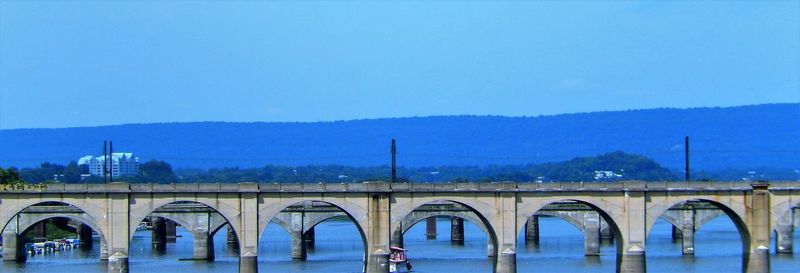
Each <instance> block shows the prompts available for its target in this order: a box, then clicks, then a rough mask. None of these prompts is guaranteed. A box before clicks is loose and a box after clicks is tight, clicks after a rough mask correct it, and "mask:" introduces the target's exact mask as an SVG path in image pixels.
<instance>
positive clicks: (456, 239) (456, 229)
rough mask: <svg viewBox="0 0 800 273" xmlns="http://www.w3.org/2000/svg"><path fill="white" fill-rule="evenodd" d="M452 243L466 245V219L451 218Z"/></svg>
mask: <svg viewBox="0 0 800 273" xmlns="http://www.w3.org/2000/svg"><path fill="white" fill-rule="evenodd" d="M450 242H452V243H455V244H464V219H463V218H459V217H450Z"/></svg>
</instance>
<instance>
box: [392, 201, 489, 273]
mask: <svg viewBox="0 0 800 273" xmlns="http://www.w3.org/2000/svg"><path fill="white" fill-rule="evenodd" d="M398 219H399V220H398V221H396V222H394V223H393V224H392V239H391V244H392V246H394V247H401V248H404V249H406V250H407V251H408V257H409V260H410V261H411V263H412V264H414V266H415V267H419V268H425V270H426V271H428V270H430V271H437V270H438V271H443V272H446V271H448V269H447V268H439V267H441V266H442V264H446V263H442V262H441V260H451V259H459V262H460V263H462V264H463V263H468V264H469V267H471V268H475V269H476V270H477V271H481V269H483V268H485V270H486V271H490V272H491V271H494V267H495V266H496V262H497V252H498V247H497V244H498V243H497V237H496V233H495V231H494V229H493V227H492V225H491V224H490V222H489V221H488V220H487V219H486V217H485V216H484V215H482V214H481V213H480V212H479V211H478V210H477V209H475V208H473V207H472V206H470V205H469V204H466V203H464V202H459V201H457V200H450V199H439V200H432V201H429V202H425V203H423V204H419V205H417V206H416V207H415V208H414V209H412V210H411V211H409V212H408V213H407V214H406V215H403V217H402V218H398ZM437 261H439V262H437Z"/></svg>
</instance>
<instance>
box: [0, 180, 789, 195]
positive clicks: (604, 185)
mask: <svg viewBox="0 0 800 273" xmlns="http://www.w3.org/2000/svg"><path fill="white" fill-rule="evenodd" d="M769 185H770V190H773V191H781V190H800V181H777V182H769ZM751 189H752V182H750V181H714V182H701V181H697V182H694V181H693V182H684V181H671V182H642V181H620V182H546V183H535V182H481V183H478V182H467V183H460V182H452V183H389V182H383V181H374V182H364V183H250V182H243V183H174V184H151V183H133V184H129V183H124V182H114V183H108V184H46V185H42V186H41V187H4V186H0V193H15V192H16V193H47V192H53V193H152V192H195V193H202V192H231V193H238V192H264V193H266V192H415V191H420V192H427V191H442V192H447V191H453V192H459V191H465V192H470V191H475V192H477V191H480V192H486V191H497V192H503V191H513V192H525V191H691V190H742V191H747V190H751Z"/></svg>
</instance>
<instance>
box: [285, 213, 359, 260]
mask: <svg viewBox="0 0 800 273" xmlns="http://www.w3.org/2000/svg"><path fill="white" fill-rule="evenodd" d="M346 216H347V214H345V213H344V212H302V211H301V212H281V213H279V214H278V215H277V216H275V218H273V219H272V222H274V223H276V224H278V225H279V226H281V227H283V228H284V229H285V230H286V232H288V233H289V236H291V238H292V259H295V260H305V259H306V258H307V256H308V249H309V247H311V248H313V247H314V240H315V238H314V237H315V231H314V227H315V226H317V225H318V224H319V223H322V222H323V221H325V220H327V219H331V218H334V217H346Z"/></svg>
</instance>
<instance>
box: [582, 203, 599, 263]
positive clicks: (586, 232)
mask: <svg viewBox="0 0 800 273" xmlns="http://www.w3.org/2000/svg"><path fill="white" fill-rule="evenodd" d="M583 238H584V239H583V252H584V255H586V256H599V255H600V214H599V213H597V212H594V211H592V212H585V213H583Z"/></svg>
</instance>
